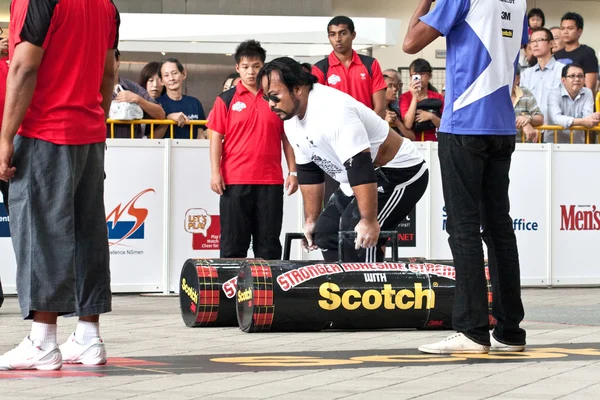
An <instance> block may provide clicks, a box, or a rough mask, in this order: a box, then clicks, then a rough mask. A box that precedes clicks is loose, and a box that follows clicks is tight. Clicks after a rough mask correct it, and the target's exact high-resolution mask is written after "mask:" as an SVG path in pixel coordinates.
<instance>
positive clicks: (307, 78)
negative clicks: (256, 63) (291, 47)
mask: <svg viewBox="0 0 600 400" xmlns="http://www.w3.org/2000/svg"><path fill="white" fill-rule="evenodd" d="M272 72H275V73H276V74H277V75H278V76H279V79H280V80H281V82H283V84H284V85H285V86H287V88H288V90H289V91H290V93H291V92H292V91H293V90H294V88H295V87H296V86H305V85H306V86H309V87H310V89H311V90H312V88H313V85H314V84H315V83H316V82H317V77H316V76H314V75H313V74H311V73H310V72H306V71H305V70H304V68H303V67H302V64H300V63H299V62H298V61H296V60H294V59H293V58H290V57H279V58H276V59H274V60H273V61H269V62H268V63H266V64H265V65H263V67H262V68H261V69H260V71H259V73H258V76H257V77H256V80H257V82H259V85H261V82H262V79H263V77H265V76H266V77H267V81H268V84H269V86H270V85H271V73H272Z"/></svg>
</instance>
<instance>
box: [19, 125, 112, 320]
mask: <svg viewBox="0 0 600 400" xmlns="http://www.w3.org/2000/svg"><path fill="white" fill-rule="evenodd" d="M104 151H105V147H104V143H96V144H90V145H83V146H60V145H55V144H52V143H49V142H45V141H43V140H38V139H29V138H25V137H22V136H16V137H15V154H14V157H13V165H14V166H15V167H16V168H17V171H16V174H15V177H14V178H13V179H12V180H11V183H10V194H9V196H10V197H9V202H10V229H11V234H12V241H13V247H14V249H15V253H16V258H17V293H18V295H19V304H20V306H21V311H22V313H23V317H24V318H31V317H33V311H47V312H57V313H59V314H60V315H65V314H73V313H75V314H76V315H79V316H89V315H96V314H102V313H105V312H109V311H111V301H112V295H111V290H110V267H109V251H108V235H107V228H106V213H105V211H104Z"/></svg>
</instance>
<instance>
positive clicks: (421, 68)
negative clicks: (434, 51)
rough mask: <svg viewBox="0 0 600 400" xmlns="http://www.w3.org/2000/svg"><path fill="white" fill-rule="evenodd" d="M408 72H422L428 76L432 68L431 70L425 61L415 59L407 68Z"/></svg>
mask: <svg viewBox="0 0 600 400" xmlns="http://www.w3.org/2000/svg"><path fill="white" fill-rule="evenodd" d="M408 69H409V71H410V70H411V69H412V70H413V72H417V73H423V72H429V73H430V74H431V73H433V68H431V64H429V61H427V60H426V59H424V58H417V59H416V60H414V61H413V62H412V63H410V66H409V67H408Z"/></svg>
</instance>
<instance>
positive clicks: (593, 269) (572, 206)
mask: <svg viewBox="0 0 600 400" xmlns="http://www.w3.org/2000/svg"><path fill="white" fill-rule="evenodd" d="M598 147H600V146H595V145H557V146H556V147H555V149H554V152H553V153H552V161H553V163H552V164H553V167H552V170H553V179H552V231H553V236H552V284H553V285H598V284H600V269H599V268H598V256H599V254H600V251H598V245H599V244H600V185H598V178H597V174H598V171H600V149H599V148H598Z"/></svg>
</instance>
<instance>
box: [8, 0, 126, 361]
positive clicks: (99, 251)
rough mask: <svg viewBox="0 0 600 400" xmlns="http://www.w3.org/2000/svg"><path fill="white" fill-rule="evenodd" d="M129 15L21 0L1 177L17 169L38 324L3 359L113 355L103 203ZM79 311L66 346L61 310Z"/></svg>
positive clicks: (28, 307)
mask: <svg viewBox="0 0 600 400" xmlns="http://www.w3.org/2000/svg"><path fill="white" fill-rule="evenodd" d="M118 29H119V14H118V12H117V9H116V7H115V5H114V4H113V3H112V1H111V0H93V1H92V0H89V1H81V0H60V1H57V0H35V1H31V0H13V1H12V3H11V16H10V33H11V35H10V40H9V42H10V46H9V48H10V51H9V54H10V57H11V68H10V70H9V75H8V80H7V88H6V105H5V107H4V120H3V121H2V131H1V134H0V179H1V180H3V181H7V180H9V179H10V180H11V185H10V194H9V196H10V214H11V215H10V229H11V233H12V240H13V247H14V249H15V254H16V258H17V292H18V294H19V304H20V306H21V312H22V314H23V317H24V318H33V324H32V328H31V334H30V335H29V336H27V337H26V338H25V339H24V340H23V342H22V343H21V344H20V345H19V346H17V348H16V349H14V350H12V351H9V352H7V353H6V354H4V355H3V356H0V370H7V369H39V370H55V369H59V368H61V366H62V363H63V361H64V362H69V363H83V364H103V363H105V362H106V350H105V348H104V343H103V342H102V340H101V339H100V333H99V326H98V321H99V314H102V313H105V312H109V311H111V301H112V299H111V290H110V269H109V251H108V237H107V230H106V214H105V211H104V198H103V197H104V149H105V141H106V135H105V134H106V126H105V121H106V116H107V115H108V110H109V107H110V102H111V100H112V91H113V85H114V61H115V53H114V49H115V48H116V44H117V42H118ZM73 313H75V314H76V315H78V316H79V322H78V324H77V328H76V330H75V332H74V333H73V334H72V335H71V337H70V338H69V340H67V342H66V343H65V344H63V345H62V346H60V349H59V347H58V345H57V340H56V322H57V317H58V315H64V314H73Z"/></svg>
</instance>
